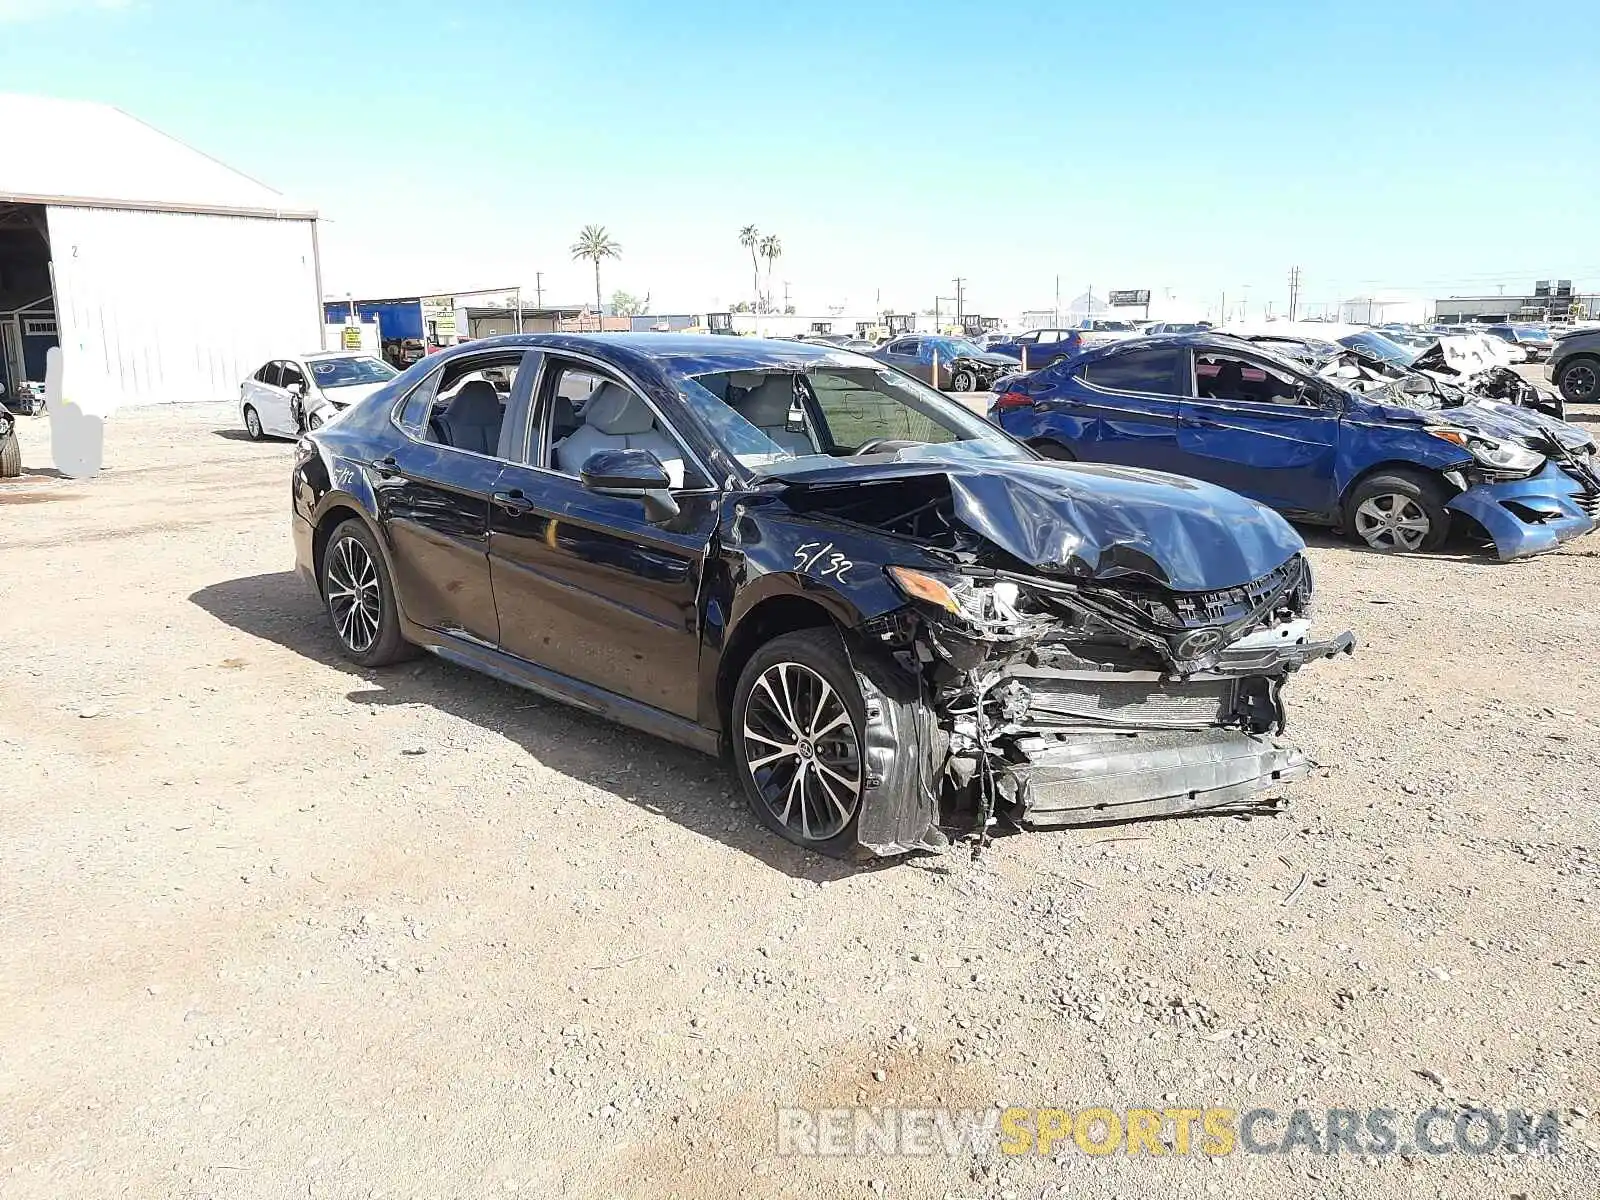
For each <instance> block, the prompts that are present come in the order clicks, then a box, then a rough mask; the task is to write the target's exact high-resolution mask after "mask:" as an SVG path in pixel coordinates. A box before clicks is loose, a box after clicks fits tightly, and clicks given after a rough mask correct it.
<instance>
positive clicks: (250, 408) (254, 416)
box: [244, 404, 263, 442]
mask: <svg viewBox="0 0 1600 1200" xmlns="http://www.w3.org/2000/svg"><path fill="white" fill-rule="evenodd" d="M244 431H245V432H246V433H248V434H249V435H250V440H251V441H252V442H259V441H260V440H261V438H262V436H263V434H262V430H261V414H260V413H258V412H257V411H256V409H255V405H253V404H246V405H245V406H244Z"/></svg>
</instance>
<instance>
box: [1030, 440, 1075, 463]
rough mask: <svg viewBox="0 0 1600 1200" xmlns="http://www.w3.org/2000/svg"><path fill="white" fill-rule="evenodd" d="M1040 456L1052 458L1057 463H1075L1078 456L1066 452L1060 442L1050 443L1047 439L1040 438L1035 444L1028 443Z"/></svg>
mask: <svg viewBox="0 0 1600 1200" xmlns="http://www.w3.org/2000/svg"><path fill="white" fill-rule="evenodd" d="M1028 445H1030V446H1032V447H1033V448H1034V449H1035V450H1037V451H1038V452H1039V453H1040V454H1042V455H1044V457H1046V458H1053V459H1055V460H1056V461H1057V462H1077V461H1078V456H1077V455H1076V454H1074V453H1073V452H1072V451H1071V450H1068V449H1067V448H1066V447H1065V446H1063V445H1062V444H1061V443H1060V442H1052V441H1051V440H1050V439H1049V438H1040V439H1039V440H1038V441H1036V442H1029V443H1028Z"/></svg>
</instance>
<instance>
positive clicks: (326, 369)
mask: <svg viewBox="0 0 1600 1200" xmlns="http://www.w3.org/2000/svg"><path fill="white" fill-rule="evenodd" d="M398 374H399V372H398V371H396V370H395V369H394V368H393V367H391V366H390V365H389V364H388V363H386V362H384V361H383V360H382V359H380V358H374V357H373V356H372V355H370V354H351V353H343V354H341V353H339V352H338V351H331V352H329V353H326V354H301V355H298V356H297V357H294V358H275V359H273V360H272V361H271V362H268V363H263V364H262V367H261V369H260V370H259V371H257V372H256V373H255V374H254V375H252V376H250V378H249V379H246V380H245V381H244V382H243V383H241V384H240V385H239V417H240V419H241V420H243V421H244V427H245V432H247V433H248V434H249V435H250V437H251V438H252V439H253V440H255V441H260V440H261V439H262V438H264V437H299V436H300V435H301V434H302V433H304V432H305V431H306V430H308V429H318V428H320V427H322V426H323V425H326V424H327V423H328V422H329V421H331V420H333V418H334V417H335V416H337V415H338V414H339V413H341V412H343V411H344V410H345V409H346V408H348V407H349V406H350V405H352V404H354V403H355V402H356V401H357V400H359V399H361V398H362V397H363V396H366V395H370V394H371V393H372V392H375V391H377V390H378V389H379V388H380V387H382V386H383V385H384V384H386V383H388V382H389V380H391V379H393V378H394V377H395V376H396V375H398Z"/></svg>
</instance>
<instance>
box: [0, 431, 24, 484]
mask: <svg viewBox="0 0 1600 1200" xmlns="http://www.w3.org/2000/svg"><path fill="white" fill-rule="evenodd" d="M21 474H22V443H20V442H18V441H17V435H16V433H15V432H11V433H7V434H5V435H4V436H0V479H15V478H16V477H17V476H18V475H21Z"/></svg>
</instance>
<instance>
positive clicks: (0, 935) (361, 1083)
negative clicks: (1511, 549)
mask: <svg viewBox="0 0 1600 1200" xmlns="http://www.w3.org/2000/svg"><path fill="white" fill-rule="evenodd" d="M1579 419H1581V420H1587V421H1591V422H1595V421H1600V418H1597V417H1596V416H1594V415H1593V414H1592V413H1591V414H1588V415H1586V416H1583V417H1580V418H1579ZM19 424H20V425H21V427H22V437H23V451H24V461H25V464H27V465H28V467H29V469H30V470H29V473H28V474H27V475H25V476H24V478H23V479H21V480H18V481H8V482H7V483H5V484H4V485H0V604H3V609H0V611H3V613H4V621H3V625H0V631H3V637H4V642H5V647H6V649H5V653H4V655H3V656H0V712H3V714H4V716H3V718H0V746H3V748H4V764H5V765H4V767H3V775H0V796H3V803H0V1195H3V1196H5V1197H7V1198H8V1200H23V1198H34V1197H37V1198H40V1200H60V1198H62V1197H71V1196H96V1197H101V1196H128V1197H157V1196H159V1197H168V1196H172V1197H176V1196H185V1197H216V1198H218V1200H224V1198H234V1197H273V1198H280V1197H302V1196H303V1197H368V1196H386V1197H435V1196H436V1197H447V1196H448V1197H454V1196H463V1197H464V1196H474V1197H478V1196H497V1195H502V1194H511V1193H520V1194H524V1195H532V1196H554V1195H570V1196H584V1197H589V1196H593V1197H613V1196H619V1197H620V1196H628V1197H652V1198H654V1197H673V1196H676V1197H683V1198H685V1200H687V1198H691V1197H692V1198H701V1197H708V1198H709V1197H719V1198H720V1197H735V1196H750V1197H769V1196H774V1197H775V1196H785V1197H807V1198H815V1200H837V1198H841V1197H854V1196H860V1197H865V1198H868V1200H871V1198H872V1197H883V1196H887V1197H905V1198H910V1197H919V1198H920V1197H934V1198H943V1197H969V1196H971V1197H978V1196H982V1197H1016V1198H1018V1200H1030V1198H1039V1197H1050V1198H1051V1200H1055V1198H1057V1197H1063V1198H1064V1197H1068V1196H1070V1197H1136V1196H1138V1197H1142V1196H1155V1195H1162V1196H1173V1195H1176V1196H1212V1195H1216V1196H1227V1197H1230V1198H1232V1197H1241V1198H1242V1197H1261V1198H1267V1197H1272V1198H1275V1200H1276V1198H1281V1197H1319V1198H1321V1197H1357V1196H1359V1197H1361V1198H1362V1200H1373V1198H1376V1197H1382V1198H1395V1200H1399V1198H1401V1197H1405V1198H1410V1197H1417V1196H1424V1195H1426V1196H1440V1197H1461V1198H1465V1197H1474V1198H1478V1197H1509V1196H1513V1195H1521V1196H1526V1197H1529V1198H1530V1200H1533V1198H1544V1197H1555V1196H1563V1197H1575V1198H1577V1197H1582V1198H1586V1200H1587V1198H1590V1197H1593V1196H1595V1195H1596V1194H1597V1190H1600V1154H1597V1153H1596V1147H1595V1140H1596V1138H1597V1137H1600V1133H1597V1132H1596V1130H1594V1129H1593V1128H1590V1127H1589V1126H1588V1124H1587V1118H1588V1117H1589V1112H1588V1110H1589V1109H1590V1108H1592V1107H1593V1106H1594V1104H1595V1097H1596V1091H1597V1085H1600V1008H1597V1006H1596V999H1597V995H1596V993H1597V979H1600V938H1597V927H1600V921H1597V917H1600V913H1597V909H1600V890H1597V888H1596V884H1597V882H1600V865H1597V860H1600V855H1597V850H1596V847H1597V843H1600V808H1597V803H1596V797H1597V792H1596V788H1595V783H1594V763H1595V761H1596V759H1597V758H1600V728H1597V726H1596V725H1595V723H1594V721H1593V720H1592V716H1593V713H1594V712H1595V711H1596V709H1597V708H1600V639H1597V637H1596V633H1597V623H1596V617H1595V607H1596V603H1597V601H1596V597H1597V596H1600V560H1597V555H1600V537H1590V538H1588V539H1585V540H1582V541H1580V542H1577V543H1574V544H1570V545H1568V546H1567V547H1566V548H1564V549H1563V550H1562V551H1561V552H1559V553H1556V554H1552V555H1549V556H1546V557H1543V558H1539V559H1536V560H1534V561H1531V562H1526V563H1518V564H1510V565H1502V564H1499V563H1496V562H1493V561H1490V560H1488V559H1487V558H1483V557H1477V556H1473V555H1471V554H1470V553H1466V552H1460V553H1455V552H1452V553H1447V554H1444V555H1441V556H1438V557H1419V558H1388V557H1384V556H1380V555H1375V554H1370V553H1366V552H1361V551H1357V550H1355V549H1353V548H1352V547H1350V546H1349V545H1347V544H1344V543H1342V542H1340V541H1338V540H1336V539H1334V538H1332V537H1329V536H1326V535H1315V534H1313V535H1310V540H1311V541H1312V550H1311V555H1312V558H1313V560H1314V563H1315V568H1316V571H1317V577H1318V584H1319V595H1320V612H1319V617H1318V621H1319V626H1320V629H1321V630H1322V631H1323V632H1324V633H1325V634H1332V633H1335V632H1337V631H1339V630H1341V629H1344V628H1350V629H1353V630H1354V631H1355V632H1356V634H1357V636H1358V637H1359V638H1360V640H1361V646H1360V649H1359V651H1358V652H1357V654H1356V655H1355V656H1353V657H1350V658H1347V659H1343V660H1341V661H1339V662H1332V663H1322V664H1318V665H1317V666H1315V667H1313V668H1309V669H1307V670H1306V671H1305V672H1303V673H1302V674H1301V675H1300V676H1298V677H1297V678H1296V679H1295V680H1294V681H1293V683H1292V685H1291V687H1290V689H1289V692H1288V696H1289V702H1290V708H1291V727H1290V735H1291V736H1292V738H1293V739H1294V740H1296V741H1298V742H1299V743H1300V744H1301V745H1303V746H1304V747H1306V749H1307V750H1308V752H1309V753H1310V754H1311V755H1312V756H1313V757H1314V758H1315V760H1316V761H1317V763H1318V764H1319V765H1318V768H1317V770H1316V771H1315V773H1314V775H1313V777H1312V778H1310V779H1309V780H1306V781H1304V782H1302V783H1301V784H1299V785H1296V786H1294V787H1292V788H1291V789H1289V790H1288V791H1287V792H1286V796H1287V798H1288V800H1289V807H1288V811H1287V813H1286V814H1285V815H1282V816H1279V817H1276V818H1257V819H1253V820H1248V821H1247V820H1241V819H1236V818H1228V819H1199V820H1186V821H1169V822H1165V823H1153V824H1143V825H1136V826H1120V827H1114V828H1102V829H1091V830H1078V831H1072V832H1064V833H1051V834H1030V835H1026V836H1019V837H1008V838H1003V839H1001V840H998V841H997V842H995V843H994V844H993V845H992V846H991V847H990V848H989V850H988V851H987V852H986V853H985V854H984V855H983V856H982V857H980V858H978V859H977V860H976V861H974V860H973V858H972V856H971V855H970V854H969V853H967V852H966V851H965V850H961V851H958V852H955V853H951V854H949V855H947V856H944V857H942V858H929V859H921V860H917V861H913V862H908V863H903V864H899V865H893V866H886V867H882V868H878V869H855V868H851V867H848V866H845V865H843V864H840V863H836V862H832V861H827V860H823V859H819V858H815V857H812V856H810V855H807V854H804V853H802V852H800V851H798V850H795V849H793V848H791V847H789V846H787V845H786V844H785V843H782V842H779V841H777V840H775V839H773V838H772V837H770V836H768V835H767V834H766V833H764V832H762V831H761V830H760V829H759V828H758V827H757V825H756V823H755V821H754V820H753V818H752V817H750V816H749V815H748V814H747V813H746V811H745V810H744V808H743V805H742V802H741V801H740V800H739V799H738V798H737V797H736V795H735V792H734V789H733V787H732V782H731V778H730V776H729V774H728V773H727V771H726V770H725V768H724V767H723V766H722V765H721V764H719V763H717V762H715V761H713V760H711V759H707V758H701V757H698V756H696V755H695V754H693V753H691V752H689V751H685V750H680V749H677V748H674V747H672V746H669V745H666V744H664V743H662V742H658V741H655V740H652V739H651V738H648V737H645V736H642V735H639V734H635V733H631V732H628V731H625V730H621V729H618V728H614V727H611V726H608V725H606V724H604V723H602V722H600V721H597V720H594V719H591V718H589V717H587V716H584V715H582V714H579V713H577V712H574V711H570V710H568V709H565V708H562V707H560V706H558V705H555V704H552V703H548V702H545V701H543V700H540V699H538V698H536V697H533V696H531V695H529V694H526V693H523V692H521V691H518V690H516V689H514V688H511V687H509V686H505V685H502V684H499V683H496V682H494V681H492V680H489V679H486V678H483V677H480V676H477V675H474V674H471V673H468V672H466V671H464V670H461V669H458V668H455V667H452V666H449V665H447V664H445V663H442V662H439V661H437V660H434V659H425V660H422V661H419V662H416V663H411V664H407V665H405V666H403V667H400V668H396V669H392V670H387V671H377V672H366V671H361V670H357V669H354V668H352V667H350V666H349V665H347V664H346V663H345V662H344V661H343V660H341V659H340V658H339V657H338V655H337V654H336V652H335V648H334V641H333V637H332V634H331V632H330V631H329V629H328V628H327V624H326V621H325V619H324V617H323V615H322V613H321V610H320V608H319V605H318V602H317V599H316V597H315V596H314V595H313V594H312V593H311V592H310V591H308V590H307V589H306V587H305V586H304V585H302V584H301V583H300V582H299V580H298V579H297V578H296V577H295V576H294V575H293V574H292V573H291V566H292V555H291V549H290V544H289V532H288V502H289V497H288V488H287V476H288V469H289V463H290V456H291V446H290V445H289V444H288V443H286V442H278V443H268V444H262V445H256V444H252V443H250V442H248V441H246V440H244V438H243V435H242V432H240V431H238V430H237V429H236V428H235V427H234V426H235V425H236V421H235V419H234V418H233V417H232V416H231V415H230V414H229V413H228V412H227V411H226V410H223V409H220V408H219V409H216V410H211V411H196V410H189V411H183V412H165V411H149V410H145V411H137V412H134V411H130V412H125V413H121V414H119V415H118V416H117V417H116V418H115V419H114V420H113V421H112V422H111V423H110V425H109V427H108V430H107V452H106V459H107V462H108V464H109V469H108V470H107V471H106V472H105V473H104V474H103V475H102V476H101V477H100V478H99V479H98V480H96V481H94V482H92V483H73V482H70V481H67V480H64V479H60V478H55V477H53V476H52V475H50V474H49V473H42V472H41V469H40V468H41V467H42V465H43V464H45V463H47V462H48V461H49V454H48V445H47V427H46V422H45V420H44V419H42V418H41V419H39V420H28V419H23V420H21V421H20V422H19ZM1472 1101H1477V1102H1479V1103H1482V1104H1485V1105H1488V1106H1490V1107H1493V1108H1498V1109H1505V1108H1513V1107H1519V1108H1523V1109H1527V1110H1530V1111H1543V1110H1545V1109H1553V1110H1556V1111H1558V1112H1559V1113H1560V1114H1562V1119H1563V1121H1564V1122H1565V1126H1564V1128H1563V1130H1562V1137H1563V1140H1562V1147H1563V1149H1562V1154H1561V1155H1560V1156H1559V1157H1557V1158H1554V1159H1552V1158H1548V1157H1543V1156H1538V1155H1531V1156H1530V1155H1516V1156H1512V1155H1506V1154H1495V1155H1491V1156H1483V1157H1477V1156H1469V1155H1463V1154H1456V1155H1450V1156H1442V1157H1430V1156H1427V1155H1422V1154H1410V1155H1402V1154H1394V1155H1388V1156H1367V1157H1365V1158H1357V1157H1353V1156H1351V1155H1348V1154H1342V1155H1338V1156H1320V1155H1315V1154H1305V1153H1295V1154H1280V1155H1267V1156H1262V1155H1253V1154H1245V1153H1242V1152H1236V1153H1233V1154H1230V1155H1227V1156H1224V1157H1217V1158H1212V1157H1207V1156H1203V1155H1200V1154H1195V1153H1191V1154H1189V1155H1187V1156H1185V1155H1176V1154H1171V1155H1166V1156H1162V1157H1152V1156H1150V1155H1148V1154H1146V1155H1138V1156H1129V1155H1125V1154H1120V1153H1119V1154H1114V1155H1110V1156H1104V1157H1100V1156H1092V1155H1089V1154H1086V1153H1083V1152H1081V1151H1079V1150H1078V1149H1076V1148H1075V1147H1074V1146H1072V1145H1071V1143H1070V1141H1069V1142H1068V1143H1066V1144H1064V1146H1061V1147H1057V1148H1055V1151H1054V1152H1053V1153H1050V1154H1046V1155H1024V1156H1020V1157H1015V1158H1013V1157H1008V1156H1007V1155H1005V1154H1002V1153H999V1152H998V1151H997V1150H996V1148H995V1147H994V1146H986V1147H985V1146H980V1147H979V1148H978V1149H976V1150H972V1151H966V1150H963V1151H961V1152H959V1153H956V1154H954V1155H952V1156H946V1155H944V1154H937V1155H922V1156H909V1155H908V1156H890V1155H886V1154H867V1155H850V1156H844V1157H820V1158H819V1157H803V1156H801V1157H793V1156H780V1155H779V1154H778V1145H777V1137H776V1129H777V1125H776V1122H777V1118H776V1116H775V1112H776V1109H777V1108H779V1107H791V1106H801V1107H810V1108H816V1107H825V1106H851V1105H857V1104H865V1105H884V1104H896V1105H910V1106H915V1107H936V1106H950V1107H955V1108H969V1109H978V1110H991V1109H995V1108H996V1107H997V1106H1022V1107H1050V1106H1056V1107H1062V1108H1066V1109H1074V1110H1075V1109H1082V1108H1085V1107H1091V1106H1102V1105H1103V1106H1109V1107H1113V1108H1127V1107H1132V1106H1153V1107H1156V1108H1163V1107H1172V1106H1174V1105H1178V1106H1183V1105H1192V1106H1196V1107H1201V1106H1206V1105H1222V1106H1227V1107H1230V1108H1234V1109H1236V1110H1240V1111H1243V1110H1245V1109H1249V1108H1254V1107H1266V1108H1271V1109H1274V1110H1277V1111H1278V1112H1280V1113H1285V1114H1286V1113H1287V1112H1288V1111H1289V1110H1290V1109H1293V1108H1295V1107H1305V1108H1310V1109H1314V1110H1316V1111H1317V1112H1318V1113H1319V1114H1320V1113H1321V1112H1322V1111H1323V1110H1325V1109H1327V1108H1335V1107H1350V1108H1357V1109H1365V1108H1372V1107H1377V1106H1384V1107H1389V1108H1392V1109H1395V1110H1397V1111H1399V1112H1400V1113H1402V1114H1411V1113H1417V1112H1421V1111H1422V1110H1425V1109H1427V1108H1428V1107H1430V1106H1433V1105H1443V1106H1445V1107H1452V1106H1458V1105H1464V1104H1467V1103H1469V1102H1472ZM1282 1129H1283V1126H1282V1123H1281V1122H1280V1123H1279V1125H1278V1126H1277V1131H1278V1134H1279V1136H1281V1134H1282Z"/></svg>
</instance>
